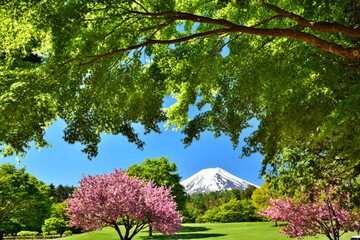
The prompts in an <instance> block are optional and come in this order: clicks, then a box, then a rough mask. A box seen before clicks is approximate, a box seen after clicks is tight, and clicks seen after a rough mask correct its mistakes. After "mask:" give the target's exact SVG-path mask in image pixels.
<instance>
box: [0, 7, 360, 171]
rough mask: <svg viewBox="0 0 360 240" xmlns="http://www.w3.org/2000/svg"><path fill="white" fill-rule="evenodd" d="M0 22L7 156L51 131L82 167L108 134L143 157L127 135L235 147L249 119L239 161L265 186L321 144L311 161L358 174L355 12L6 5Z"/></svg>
mask: <svg viewBox="0 0 360 240" xmlns="http://www.w3.org/2000/svg"><path fill="white" fill-rule="evenodd" d="M0 13H1V14H0V21H1V22H2V25H1V26H0V39H2V41H1V43H0V52H1V53H2V56H1V59H0V77H1V84H0V122H1V123H2V124H1V125H0V142H1V144H2V145H3V146H4V148H3V149H2V152H3V154H4V155H12V154H24V153H26V150H27V149H28V148H29V142H32V141H34V142H36V144H37V146H38V147H42V146H48V145H49V144H48V143H47V142H46V140H45V139H44V134H45V130H46V128H47V127H48V126H49V125H50V124H51V123H52V122H53V121H54V120H55V119H57V118H61V119H63V120H64V121H65V122H66V123H67V127H66V129H65V131H64V139H65V140H66V141H67V142H69V143H75V142H80V143H82V144H84V145H85V148H84V150H83V151H85V152H86V153H88V155H89V157H90V158H91V157H94V156H96V155H97V145H98V143H99V142H100V141H101V138H100V134H101V133H103V132H105V133H108V134H122V135H124V136H126V137H127V138H128V140H129V141H130V142H134V143H135V144H137V145H138V147H139V148H143V147H144V142H143V141H142V140H141V139H140V138H139V137H138V132H136V131H135V129H134V124H140V125H142V126H143V127H144V130H145V132H146V133H149V132H160V131H161V129H160V128H159V123H163V122H166V124H167V127H168V128H173V129H175V130H181V131H182V132H183V133H184V134H185V138H184V139H183V142H184V144H185V145H188V144H191V142H192V141H193V140H194V139H199V138H200V136H201V133H202V132H204V131H212V132H214V136H215V137H218V136H220V135H226V136H228V137H229V138H230V140H231V141H232V142H233V144H234V147H236V146H238V144H239V136H240V133H241V131H242V130H243V129H245V128H247V127H249V123H248V122H249V120H250V119H257V120H259V122H260V125H259V127H258V129H257V130H256V131H254V132H253V134H252V135H251V136H250V137H249V138H247V139H246V143H247V145H246V147H245V148H244V149H243V150H244V154H246V155H249V154H251V153H253V152H260V153H261V154H263V155H264V157H265V159H264V169H263V170H264V172H266V170H267V167H269V168H270V169H273V170H275V171H278V169H279V168H282V167H283V166H282V164H283V163H284V161H286V159H284V158H283V156H284V154H283V153H284V151H286V150H287V149H289V148H290V149H297V152H298V154H300V155H301V154H304V153H308V150H311V151H312V152H314V153H316V151H313V150H314V149H317V148H318V147H319V146H322V145H323V144H324V141H327V142H328V144H327V146H326V151H322V152H320V153H321V156H322V157H321V158H319V160H320V161H325V163H331V162H334V161H335V162H340V163H341V164H343V167H344V170H347V169H349V170H350V171H344V172H345V173H347V172H352V173H354V172H353V171H355V175H356V173H358V171H359V170H358V169H359V159H360V157H359V156H360V150H359V147H358V146H359V143H360V139H359V136H360V127H359V124H358V120H359V116H360V108H359V106H360V105H359V102H360V95H359V90H360V85H359V79H360V77H359V65H360V64H359V59H360V54H359V53H360V48H359V36H360V28H359V24H360V16H359V3H358V1H356V0H334V1H322V0H312V1H309V0H291V1H290V0H280V1H275V0H267V1H264V0H245V1H239V0H210V1H209V0H192V1H186V0H126V1H113V0H88V1H84V0H68V1H58V0H46V1H45V0H31V1H24V0H14V1H4V3H3V4H2V5H1V6H0ZM20 13H21V14H20ZM169 96H172V97H174V98H175V99H176V100H177V101H176V103H175V104H173V105H172V106H170V107H169V108H166V109H164V108H163V102H164V98H165V97H169ZM190 107H196V108H198V109H199V112H198V114H195V115H191V116H190V115H189V108H190ZM323 158H324V159H323ZM338 173H339V172H337V173H335V174H338ZM274 174H277V172H275V173H274Z"/></svg>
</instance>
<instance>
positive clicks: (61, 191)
mask: <svg viewBox="0 0 360 240" xmlns="http://www.w3.org/2000/svg"><path fill="white" fill-rule="evenodd" d="M49 187H50V197H51V200H52V201H53V203H61V202H63V201H65V200H66V199H68V198H70V197H71V196H72V193H73V192H74V190H75V189H76V187H74V186H68V185H65V186H64V185H62V184H60V185H58V186H57V187H55V186H54V184H52V183H51V184H50V185H49Z"/></svg>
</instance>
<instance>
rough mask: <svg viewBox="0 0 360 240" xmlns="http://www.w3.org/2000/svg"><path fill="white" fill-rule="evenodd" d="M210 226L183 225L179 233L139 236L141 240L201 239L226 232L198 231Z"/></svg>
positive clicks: (207, 229) (219, 235)
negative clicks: (173, 234)
mask: <svg viewBox="0 0 360 240" xmlns="http://www.w3.org/2000/svg"><path fill="white" fill-rule="evenodd" d="M210 229H211V228H207V227H189V226H186V227H183V228H182V229H181V230H180V233H178V234H176V235H175V236H165V235H160V236H153V237H140V238H141V239H143V240H150V239H163V240H165V239H176V240H178V239H203V238H210V237H212V238H214V237H223V236H225V235H226V234H218V233H200V232H206V231H209V230H210Z"/></svg>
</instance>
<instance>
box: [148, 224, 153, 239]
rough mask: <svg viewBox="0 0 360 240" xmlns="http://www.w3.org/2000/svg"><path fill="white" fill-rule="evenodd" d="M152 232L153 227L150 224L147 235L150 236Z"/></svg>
mask: <svg viewBox="0 0 360 240" xmlns="http://www.w3.org/2000/svg"><path fill="white" fill-rule="evenodd" d="M152 233H153V229H152V226H149V237H152V235H153V234H152Z"/></svg>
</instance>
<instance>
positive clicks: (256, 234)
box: [62, 222, 356, 240]
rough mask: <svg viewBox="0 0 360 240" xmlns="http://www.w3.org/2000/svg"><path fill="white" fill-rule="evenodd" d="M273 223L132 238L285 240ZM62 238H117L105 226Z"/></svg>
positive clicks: (205, 226) (201, 226)
mask: <svg viewBox="0 0 360 240" xmlns="http://www.w3.org/2000/svg"><path fill="white" fill-rule="evenodd" d="M277 229H278V228H277V227H274V224H273V223H267V222H259V223H258V222H252V223H189V224H184V228H183V229H182V230H181V231H180V233H178V234H176V236H174V237H169V236H162V235H161V234H158V233H154V237H153V238H148V237H146V236H147V235H148V231H147V230H143V231H142V232H140V233H139V234H138V235H136V236H135V237H134V238H133V240H145V239H161V240H164V239H177V240H179V239H184V240H185V239H196V240H198V239H217V240H239V239H240V240H257V239H259V240H285V239H289V238H287V237H286V236H284V235H282V234H280V233H278V232H277ZM352 235H356V234H354V233H347V234H345V235H344V236H343V237H342V238H341V240H350V237H351V236H352ZM62 239H64V240H92V239H93V240H95V239H96V240H105V239H106V240H116V239H119V237H118V235H117V233H116V232H115V230H114V229H113V228H110V227H107V228H104V229H103V230H101V231H95V232H91V233H83V234H78V235H73V236H70V237H65V238H62ZM326 239H327V238H326V237H324V236H317V237H309V238H305V240H326Z"/></svg>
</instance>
